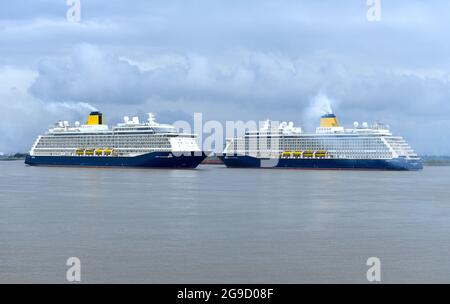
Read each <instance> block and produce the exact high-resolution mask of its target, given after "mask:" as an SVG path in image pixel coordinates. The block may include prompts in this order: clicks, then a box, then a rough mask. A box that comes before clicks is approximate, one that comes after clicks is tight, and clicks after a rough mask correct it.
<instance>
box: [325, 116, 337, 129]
mask: <svg viewBox="0 0 450 304" xmlns="http://www.w3.org/2000/svg"><path fill="white" fill-rule="evenodd" d="M320 127H321V128H333V127H339V122H338V120H337V118H336V115H334V114H325V115H323V116H322V118H321V119H320Z"/></svg>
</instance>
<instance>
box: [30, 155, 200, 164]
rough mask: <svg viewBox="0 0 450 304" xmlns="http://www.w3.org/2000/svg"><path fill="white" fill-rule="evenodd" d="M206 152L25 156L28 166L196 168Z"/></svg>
mask: <svg viewBox="0 0 450 304" xmlns="http://www.w3.org/2000/svg"><path fill="white" fill-rule="evenodd" d="M206 156H207V155H206V154H205V153H204V152H202V153H198V155H197V153H195V154H194V153H191V152H187V153H184V154H183V155H173V154H172V153H170V152H152V153H147V154H143V155H139V156H134V157H118V156H30V155H29V156H27V157H26V159H25V164H27V165H30V166H74V167H75V166H76V167H78V166H83V167H134V168H196V167H197V166H198V165H199V164H200V163H201V162H202V161H203V160H204V159H205V158H206Z"/></svg>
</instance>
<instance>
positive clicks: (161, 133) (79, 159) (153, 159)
mask: <svg viewBox="0 0 450 304" xmlns="http://www.w3.org/2000/svg"><path fill="white" fill-rule="evenodd" d="M205 157H206V154H205V153H204V152H202V151H201V149H200V148H199V146H198V144H197V140H196V135H194V134H186V133H179V132H177V130H176V129H175V128H174V127H173V126H171V125H166V124H159V123H157V122H156V121H155V117H154V115H153V114H151V113H150V114H149V116H148V119H147V121H145V122H141V121H140V120H139V117H132V118H131V119H130V118H129V117H127V116H125V117H124V122H123V123H119V124H118V125H116V126H114V127H113V128H112V129H110V128H109V127H108V126H107V125H105V124H104V122H103V115H102V113H100V112H92V113H90V115H89V118H88V120H87V123H86V124H80V123H79V122H75V124H74V125H73V126H71V125H69V123H68V122H67V121H64V122H62V121H60V122H58V123H57V124H56V125H55V126H54V127H53V128H51V129H50V130H48V132H47V133H45V134H44V135H40V136H39V137H38V138H37V139H36V142H35V143H34V145H33V146H32V148H31V151H30V153H29V156H28V157H27V158H26V159H25V163H26V164H28V165H57V166H100V167H104V166H118V167H156V168H195V167H197V166H198V165H199V164H200V163H201V162H202V160H203V159H204V158H205Z"/></svg>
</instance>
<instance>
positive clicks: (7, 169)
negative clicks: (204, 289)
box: [0, 162, 450, 283]
mask: <svg viewBox="0 0 450 304" xmlns="http://www.w3.org/2000/svg"><path fill="white" fill-rule="evenodd" d="M71 256H76V257H79V258H80V259H81V263H82V274H81V276H82V281H83V282H130V283H132V282H149V283H187V282H189V283H216V282H217V283H219V282H220V283H274V282H278V283H302V282H335V283H340V282H361V283H364V282H367V281H366V270H367V269H368V267H367V266H366V264H365V263H366V260H367V258H368V257H371V256H376V257H379V258H380V259H381V263H382V281H383V282H386V283H388V282H389V283H390V282H447V283H450V167H426V168H425V170H424V171H422V172H364V171H346V172H339V171H300V170H255V169H253V170H241V169H226V168H224V167H222V166H211V165H210V166H200V167H199V169H197V170H148V169H136V170H134V169H86V168H44V167H42V168H40V167H26V166H24V165H23V164H22V162H0V282H3V283H4V282H54V283H64V282H65V276H66V270H67V267H66V266H65V262H66V260H67V258H68V257H71Z"/></svg>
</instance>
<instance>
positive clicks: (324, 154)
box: [315, 150, 328, 158]
mask: <svg viewBox="0 0 450 304" xmlns="http://www.w3.org/2000/svg"><path fill="white" fill-rule="evenodd" d="M327 154H328V152H327V151H325V150H319V151H316V153H315V155H316V157H320V158H324V157H326V156H327Z"/></svg>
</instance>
